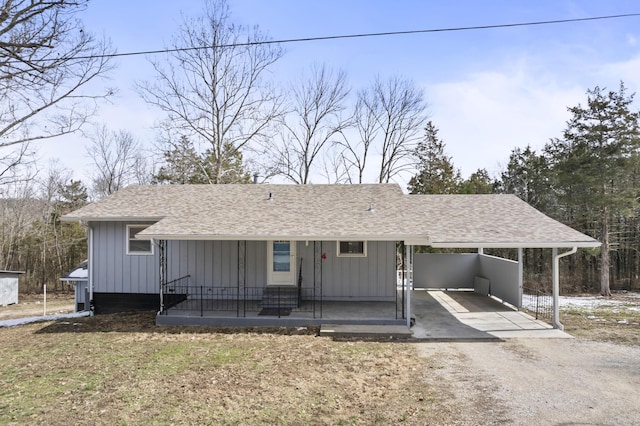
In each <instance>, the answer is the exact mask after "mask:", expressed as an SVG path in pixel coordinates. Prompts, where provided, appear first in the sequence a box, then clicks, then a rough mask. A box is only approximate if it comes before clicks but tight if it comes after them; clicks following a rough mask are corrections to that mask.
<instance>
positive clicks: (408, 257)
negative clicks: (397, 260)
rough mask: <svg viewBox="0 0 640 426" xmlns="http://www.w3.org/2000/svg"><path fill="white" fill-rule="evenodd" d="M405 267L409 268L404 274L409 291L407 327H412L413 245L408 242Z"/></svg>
mask: <svg viewBox="0 0 640 426" xmlns="http://www.w3.org/2000/svg"><path fill="white" fill-rule="evenodd" d="M404 247H405V259H406V260H405V268H406V269H407V272H406V274H404V279H405V286H404V288H405V291H406V292H407V297H406V301H407V309H406V312H407V327H409V328H411V271H412V270H413V266H412V264H411V263H412V259H411V251H412V248H413V246H411V245H409V244H406V245H405V246H404Z"/></svg>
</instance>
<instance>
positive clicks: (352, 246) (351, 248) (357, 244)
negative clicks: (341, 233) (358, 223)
mask: <svg viewBox="0 0 640 426" xmlns="http://www.w3.org/2000/svg"><path fill="white" fill-rule="evenodd" d="M366 256H367V242H366V241H338V257H366Z"/></svg>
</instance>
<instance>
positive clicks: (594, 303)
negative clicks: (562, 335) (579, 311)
mask: <svg viewBox="0 0 640 426" xmlns="http://www.w3.org/2000/svg"><path fill="white" fill-rule="evenodd" d="M625 296H631V297H636V295H635V294H632V293H628V294H626V295H625ZM559 303H560V309H568V308H584V309H596V308H600V307H603V306H608V307H616V306H618V307H619V306H626V307H628V308H629V309H633V310H640V307H639V306H630V305H631V302H629V301H627V300H619V299H611V298H608V297H602V296H560V297H559Z"/></svg>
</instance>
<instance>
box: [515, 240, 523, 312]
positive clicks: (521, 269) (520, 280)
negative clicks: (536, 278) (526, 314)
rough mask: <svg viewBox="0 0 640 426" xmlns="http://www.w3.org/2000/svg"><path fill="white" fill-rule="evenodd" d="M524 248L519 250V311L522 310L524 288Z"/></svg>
mask: <svg viewBox="0 0 640 426" xmlns="http://www.w3.org/2000/svg"><path fill="white" fill-rule="evenodd" d="M523 257H524V256H523V250H522V247H520V248H519V249H518V306H517V308H518V309H522V286H523V277H522V275H523V271H524V259H523Z"/></svg>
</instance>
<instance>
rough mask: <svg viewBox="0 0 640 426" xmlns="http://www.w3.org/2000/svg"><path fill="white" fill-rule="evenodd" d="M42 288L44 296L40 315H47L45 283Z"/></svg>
mask: <svg viewBox="0 0 640 426" xmlns="http://www.w3.org/2000/svg"><path fill="white" fill-rule="evenodd" d="M43 289H44V293H43V296H44V311H43V314H42V315H47V285H46V284H44V285H43Z"/></svg>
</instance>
